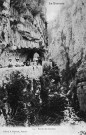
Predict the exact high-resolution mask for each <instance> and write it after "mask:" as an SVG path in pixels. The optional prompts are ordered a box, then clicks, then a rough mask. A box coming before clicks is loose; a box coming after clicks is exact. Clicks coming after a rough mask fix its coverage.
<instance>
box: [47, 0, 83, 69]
mask: <svg viewBox="0 0 86 135" xmlns="http://www.w3.org/2000/svg"><path fill="white" fill-rule="evenodd" d="M85 22H86V1H85V0H78V1H77V2H75V3H73V4H72V5H71V6H70V7H65V8H63V9H62V10H61V11H60V15H59V16H58V20H57V22H56V23H55V24H54V26H53V28H52V29H51V33H52V36H51V37H52V42H51V44H50V47H49V52H50V55H51V57H52V58H53V59H54V61H55V62H56V63H57V64H58V66H59V67H60V69H65V65H66V61H67V57H66V52H67V53H68V57H69V59H70V66H71V65H72V64H73V63H77V62H78V61H79V60H80V59H85V54H86V45H85V42H86V23H85Z"/></svg>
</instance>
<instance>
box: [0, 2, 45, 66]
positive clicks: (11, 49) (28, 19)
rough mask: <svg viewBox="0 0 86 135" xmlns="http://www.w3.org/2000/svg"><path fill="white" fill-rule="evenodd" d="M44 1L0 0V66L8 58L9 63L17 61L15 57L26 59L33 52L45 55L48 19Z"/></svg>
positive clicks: (6, 61)
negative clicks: (10, 60) (46, 18)
mask: <svg viewBox="0 0 86 135" xmlns="http://www.w3.org/2000/svg"><path fill="white" fill-rule="evenodd" d="M43 4H44V3H43V1H42V0H41V1H39V0H35V1H30V0H29V1H27V0H26V1H23V0H20V1H18V0H16V1H14V0H9V1H8V0H4V1H2V0H1V1H0V7H1V8H0V10H1V11H0V25H1V26H0V65H1V67H7V66H8V64H9V59H10V58H11V59H12V63H16V58H19V61H20V62H25V61H26V60H27V59H29V58H32V57H33V54H34V52H38V53H39V55H42V57H44V56H43V53H42V52H44V50H45V49H46V46H47V23H46V20H45V15H44V7H43ZM27 50H28V51H27ZM31 50H32V51H31ZM31 54H32V55H31Z"/></svg>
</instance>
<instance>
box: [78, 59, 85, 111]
mask: <svg viewBox="0 0 86 135" xmlns="http://www.w3.org/2000/svg"><path fill="white" fill-rule="evenodd" d="M77 79H78V84H77V96H78V99H79V104H80V110H81V111H84V112H86V62H83V63H82V64H81V65H80V67H79V69H78V71H77Z"/></svg>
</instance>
